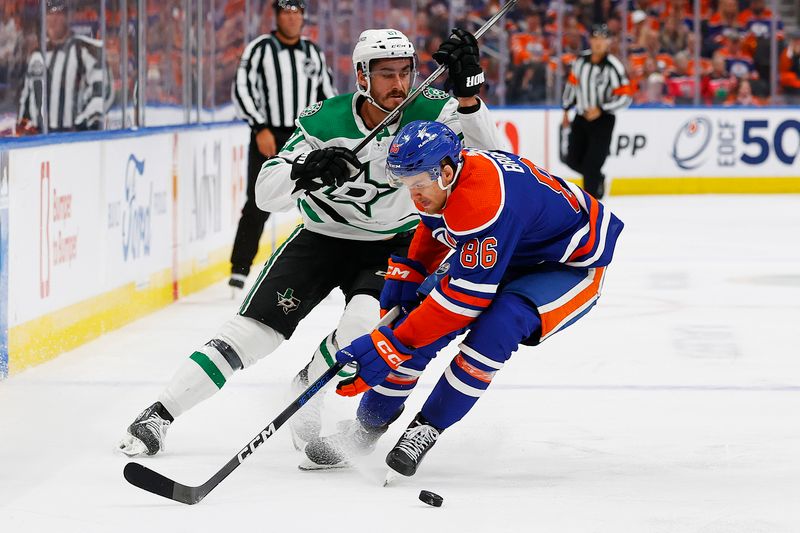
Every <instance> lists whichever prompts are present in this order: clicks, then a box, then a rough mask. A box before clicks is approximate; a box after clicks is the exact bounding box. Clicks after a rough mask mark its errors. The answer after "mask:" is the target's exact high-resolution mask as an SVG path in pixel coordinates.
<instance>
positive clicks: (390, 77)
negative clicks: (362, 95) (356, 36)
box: [370, 58, 413, 111]
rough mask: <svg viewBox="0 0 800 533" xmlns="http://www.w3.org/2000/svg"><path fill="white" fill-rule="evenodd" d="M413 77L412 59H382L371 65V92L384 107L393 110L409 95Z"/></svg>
mask: <svg viewBox="0 0 800 533" xmlns="http://www.w3.org/2000/svg"><path fill="white" fill-rule="evenodd" d="M412 77H413V71H412V65H411V60H410V59H405V58H404V59H380V60H377V61H375V62H373V64H372V65H370V93H371V95H372V98H374V99H375V101H376V102H377V103H378V105H380V106H381V107H383V108H384V109H388V110H390V111H391V110H392V109H394V108H395V107H397V106H399V105H400V103H401V102H402V101H403V100H405V98H406V96H408V91H409V90H410V86H411V79H412Z"/></svg>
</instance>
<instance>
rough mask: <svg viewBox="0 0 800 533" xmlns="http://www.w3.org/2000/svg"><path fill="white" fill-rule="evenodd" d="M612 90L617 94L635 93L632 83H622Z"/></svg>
mask: <svg viewBox="0 0 800 533" xmlns="http://www.w3.org/2000/svg"><path fill="white" fill-rule="evenodd" d="M611 92H612V93H613V94H614V95H616V96H620V95H631V94H633V88H632V87H631V86H630V85H621V86H619V87H617V88H616V89H614V90H613V91H611Z"/></svg>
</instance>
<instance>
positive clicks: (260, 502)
mask: <svg viewBox="0 0 800 533" xmlns="http://www.w3.org/2000/svg"><path fill="white" fill-rule="evenodd" d="M607 204H608V205H609V206H610V207H611V208H612V209H613V210H614V211H615V212H616V213H617V214H618V215H619V216H620V218H622V219H623V221H624V222H625V223H626V228H625V230H624V231H623V233H622V236H621V239H620V241H619V244H618V247H617V254H616V257H615V260H614V263H613V264H612V266H611V268H610V270H609V273H608V276H607V281H606V284H605V290H604V295H603V297H602V298H601V300H600V302H599V304H598V305H597V307H595V309H594V310H593V311H592V312H591V313H589V315H587V316H586V317H585V318H584V319H583V320H582V321H580V322H579V323H578V324H576V325H575V326H573V327H572V328H570V329H568V330H566V331H565V332H563V333H560V334H559V335H556V336H555V337H553V338H552V339H550V340H548V341H546V343H545V344H544V345H542V346H540V347H537V348H522V349H521V350H520V351H519V352H517V353H516V354H515V355H514V357H512V359H511V361H510V362H509V364H507V365H506V366H505V368H504V369H503V370H502V371H501V372H499V373H498V375H497V377H496V379H495V380H494V382H493V384H492V386H491V387H490V388H489V392H488V393H487V394H486V395H484V396H483V398H481V400H480V401H479V402H478V404H477V405H476V407H475V408H474V409H473V411H472V412H471V413H470V414H469V415H468V416H467V418H465V419H464V420H463V421H462V422H461V423H459V424H458V425H456V426H454V427H453V428H451V429H449V430H448V431H446V432H445V433H444V434H443V435H442V437H441V439H440V441H439V443H438V444H437V445H436V447H435V448H434V449H433V450H432V451H431V453H430V454H429V455H428V456H427V457H426V459H425V461H424V463H423V465H422V468H421V470H420V472H419V473H418V474H417V475H416V476H415V477H413V478H408V479H401V480H399V481H397V482H396V485H395V486H390V487H388V488H383V487H381V481H382V478H383V475H384V472H385V467H384V465H383V458H384V457H385V454H386V452H387V451H388V449H389V448H390V447H391V446H392V445H393V444H394V442H395V440H396V439H397V438H398V436H399V434H400V433H401V431H402V429H404V428H405V426H406V424H407V423H408V421H409V420H410V418H411V417H412V416H413V414H414V413H415V412H416V411H417V409H418V407H419V406H420V405H421V404H422V401H423V400H424V398H425V397H426V396H427V394H428V392H430V390H431V387H432V385H433V383H435V381H436V379H438V377H439V375H440V373H441V371H442V369H443V368H444V365H445V364H446V363H447V362H448V361H449V359H450V357H451V356H452V355H453V353H454V348H453V347H451V348H449V349H448V350H447V351H446V353H445V354H442V355H440V357H439V359H440V360H439V361H435V362H434V364H433V365H431V367H430V368H429V369H428V372H427V375H426V376H425V377H424V378H423V380H422V382H421V385H420V386H419V387H418V390H417V391H416V392H415V394H414V395H413V396H412V398H411V399H410V400H409V409H407V410H406V412H405V414H404V416H403V417H402V418H401V419H400V420H399V421H398V422H397V423H396V424H395V425H394V426H393V427H392V428H391V429H390V431H389V433H388V434H387V435H386V436H385V437H384V439H383V440H382V441H381V443H380V445H379V447H378V451H377V453H375V454H374V455H373V456H371V457H369V458H368V459H367V460H366V461H365V462H364V463H363V465H361V467H359V468H358V469H354V470H350V471H334V472H321V473H320V472H317V473H309V472H301V471H299V470H298V469H297V463H298V462H299V460H300V456H299V455H298V453H297V452H295V451H294V449H293V448H292V446H291V442H290V439H289V435H288V431H287V428H285V427H284V428H283V429H281V430H280V431H279V432H278V434H276V436H275V437H274V438H272V439H270V440H269V441H267V443H266V444H264V445H263V446H261V447H260V448H259V449H258V450H257V452H256V453H255V455H254V456H253V457H252V458H250V459H249V460H248V461H246V462H245V463H244V464H243V465H242V466H240V467H239V469H237V470H236V471H235V472H234V473H233V474H231V476H230V477H229V478H228V479H226V480H225V481H223V482H222V483H221V484H220V485H219V486H218V487H217V488H216V489H215V490H214V491H213V492H212V493H211V494H210V495H209V496H208V497H207V498H206V499H205V500H204V501H202V502H201V503H200V504H198V505H196V506H193V507H189V506H185V505H182V504H179V503H175V502H172V501H169V500H166V499H162V498H160V497H158V496H155V495H152V494H149V493H146V492H143V491H141V490H139V489H137V488H135V487H133V486H131V485H129V484H128V483H127V482H126V481H125V480H124V479H123V477H122V469H123V466H124V465H125V463H126V462H127V458H125V457H123V456H121V455H117V454H116V453H115V452H114V445H115V442H116V441H117V440H118V439H119V438H120V437H121V436H122V435H123V434H124V431H125V428H126V426H127V424H128V423H130V421H131V420H132V419H133V417H135V416H136V414H137V413H138V412H139V411H140V410H141V409H143V408H144V407H146V406H148V405H149V404H150V403H152V402H153V401H155V398H156V396H157V395H158V393H159V391H160V390H161V388H162V387H163V385H164V384H165V382H166V381H167V380H168V379H169V377H170V376H171V375H172V372H173V371H174V370H175V368H176V367H177V366H178V364H179V363H181V362H182V361H183V360H184V359H185V358H186V357H188V356H189V355H190V354H191V353H192V352H193V351H194V349H195V347H196V346H198V345H201V344H202V343H204V342H205V341H206V340H208V339H209V338H210V337H211V336H212V335H213V333H214V332H215V328H216V326H217V325H219V324H220V323H221V322H222V321H223V320H225V319H226V318H227V317H228V316H230V315H231V314H232V313H234V312H235V310H236V308H237V305H236V303H235V302H232V301H231V300H227V299H226V298H227V296H228V291H227V287H226V286H225V285H224V284H219V285H216V286H214V287H212V288H210V289H208V290H206V291H204V292H202V293H200V294H197V295H194V296H192V297H189V298H187V299H185V300H184V301H181V302H180V303H177V304H175V305H172V306H170V307H168V308H166V309H164V310H163V311H161V312H158V313H156V314H153V315H151V316H149V317H146V318H144V319H141V320H139V321H137V322H135V323H133V324H131V325H129V326H128V327H125V328H123V329H121V330H118V331H116V332H114V333H111V334H108V335H105V336H104V337H102V338H100V339H98V340H97V341H95V342H92V343H90V344H87V345H85V346H83V347H81V348H79V349H77V350H74V351H73V352H70V353H68V354H64V355H62V356H60V357H58V358H57V359H55V360H54V361H52V362H50V363H47V364H44V365H41V366H39V367H36V368H34V369H31V370H28V371H26V372H23V373H22V374H20V375H17V376H14V377H12V378H10V379H8V380H6V381H5V382H2V383H0V532H4V533H5V532H9V533H11V532H13V533H17V532H81V533H84V532H86V533H88V532H104V533H105V532H109V533H110V532H113V533H120V532H140V533H157V532H168V533H178V532H206V531H208V532H215V533H217V532H220V531H225V532H231V533H235V532H240V531H274V532H279V531H280V532H291V531H311V530H316V531H325V532H332V531H342V532H347V533H353V532H358V531H362V532H369V531H376V532H377V531H398V532H414V533H419V532H444V531H448V532H450V531H457V532H458V531H468V532H471V531H476V532H478V531H480V532H496V531H515V532H534V531H536V532H548V533H552V532H567V531H569V532H580V533H585V532H603V533H605V532H613V533H625V532H636V533H641V532H647V533H650V532H653V533H662V532H681V533H683V532H698V533H699V532H702V533H733V532H746V533H760V532H765V533H766V532H769V533H776V532H798V531H800V457H798V456H799V455H800V196H691V197H686V196H681V197H621V198H617V197H614V198H611V199H609V200H608V202H607ZM340 307H341V297H340V296H338V295H336V296H334V297H331V298H329V299H328V300H326V301H325V302H324V303H323V305H322V306H320V307H319V308H318V309H317V310H316V311H315V312H314V313H313V314H312V315H311V316H310V317H309V318H308V319H307V320H306V321H305V322H304V323H303V324H302V325H301V327H300V329H299V330H298V332H297V334H296V335H295V337H294V338H292V339H291V340H290V341H289V342H287V343H285V344H284V345H283V347H282V348H281V349H280V350H279V351H278V352H277V353H275V354H273V355H271V356H270V357H269V358H267V359H265V360H263V361H261V362H260V363H259V364H258V365H256V366H255V367H254V368H252V369H250V370H246V371H243V372H240V373H239V374H238V375H237V376H235V377H234V378H233V379H232V380H230V381H229V382H228V384H227V385H226V386H225V387H224V388H223V390H222V391H221V392H220V393H219V394H218V395H217V396H216V397H214V398H212V399H211V400H209V401H208V402H206V403H205V404H202V405H200V406H199V407H197V408H196V409H195V410H193V411H190V412H189V413H187V414H186V415H185V416H183V417H182V418H180V419H179V420H178V421H177V422H176V423H175V424H174V425H173V426H172V428H171V429H170V433H169V435H168V441H167V442H168V446H167V453H165V454H164V455H163V456H157V457H154V458H147V459H143V460H142V462H143V463H144V464H146V465H148V466H149V467H151V468H153V469H155V470H157V471H159V472H162V473H163V474H165V475H167V476H169V477H172V478H174V479H176V480H178V481H181V482H183V483H188V484H199V483H200V482H202V481H205V480H206V479H207V478H208V477H210V476H211V475H212V474H213V473H214V472H215V471H216V470H217V469H219V468H220V467H221V466H222V465H223V464H225V462H227V461H228V460H229V459H230V458H231V457H233V456H234V455H235V454H236V453H237V452H238V450H239V449H240V448H241V447H242V446H243V445H244V444H246V443H247V442H248V441H249V440H250V438H251V437H253V436H254V435H255V434H256V433H258V431H260V430H261V429H262V427H264V426H265V425H266V424H267V423H268V422H269V421H270V420H271V419H272V418H274V417H275V416H276V415H277V414H278V413H279V412H280V411H281V409H283V407H284V406H285V405H286V403H287V401H286V398H285V394H284V393H285V387H286V385H287V383H288V382H289V380H290V378H291V376H292V375H294V373H295V372H296V371H297V370H298V369H299V368H300V367H302V366H303V365H304V364H305V363H306V361H307V359H308V357H309V355H310V354H311V352H312V351H313V349H314V347H315V346H316V344H317V343H318V342H319V341H320V340H321V338H322V337H323V336H324V335H325V334H326V333H328V331H329V330H330V329H331V328H332V327H333V325H334V324H335V322H336V319H337V317H338V313H339V310H340ZM328 398H329V399H330V398H333V400H329V401H330V402H331V404H332V405H333V408H334V411H335V412H336V414H338V415H339V418H345V417H346V416H348V414H350V413H352V412H353V410H354V408H355V403H354V402H353V401H350V400H345V399H339V398H335V395H329V396H328ZM420 489H428V490H431V491H434V492H437V493H439V494H441V495H442V496H443V497H444V506H443V507H441V508H439V509H437V508H432V507H428V506H426V505H425V504H423V503H422V502H420V501H419V500H417V494H418V493H419V491H420Z"/></svg>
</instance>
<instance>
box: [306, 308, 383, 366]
mask: <svg viewBox="0 0 800 533" xmlns="http://www.w3.org/2000/svg"><path fill="white" fill-rule="evenodd" d="M378 317H380V304H379V303H378V300H376V299H375V298H373V297H372V296H369V295H366V294H357V295H355V296H353V297H352V298H351V299H350V302H349V303H348V304H347V306H346V307H345V308H344V313H342V317H341V318H340V319H339V324H338V326H337V327H336V330H334V331H333V333H331V334H330V335H328V336H327V337H325V338H324V339H323V340H322V342H321V343H320V345H319V347H317V349H316V351H315V352H314V355H313V356H312V358H311V363H310V364H309V366H308V376H309V379H316V378H318V377H319V376H321V375H322V374H323V373H325V371H326V370H328V369H329V368H330V367H331V366H333V364H334V363H335V362H336V361H335V356H336V352H337V351H338V350H339V349H340V348H344V347H345V346H347V345H348V344H350V343H351V342H353V341H354V340H355V339H356V338H358V337H360V336H361V335H365V334H367V333H369V332H370V331H372V330H373V328H374V327H375V324H376V322H377V321H378ZM354 373H355V369H354V368H353V367H351V366H348V367H346V368H345V369H344V370H342V371H341V372H340V373H339V376H340V377H349V376H352V375H353V374H354Z"/></svg>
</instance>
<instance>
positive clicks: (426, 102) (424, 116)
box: [398, 87, 458, 128]
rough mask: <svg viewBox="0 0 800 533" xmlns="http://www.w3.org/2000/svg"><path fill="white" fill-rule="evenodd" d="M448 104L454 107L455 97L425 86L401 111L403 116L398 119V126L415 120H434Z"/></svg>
mask: <svg viewBox="0 0 800 533" xmlns="http://www.w3.org/2000/svg"><path fill="white" fill-rule="evenodd" d="M451 102H452V104H451ZM448 105H451V107H453V109H455V107H457V105H458V104H457V102H456V99H455V98H452V97H451V96H450V95H449V94H448V93H446V92H444V91H440V90H439V89H436V88H434V87H426V88H425V90H424V91H422V94H420V95H419V96H418V97H417V98H416V99H415V100H414V101H413V102H411V105H409V106H408V107H407V108H406V109H405V111H403V117H402V118H401V119H400V126H398V128H402V127H403V126H405V125H406V124H408V123H409V122H413V121H415V120H436V119H437V118H439V117H440V116H441V115H442V110H443V109H444V108H445V107H447V106H448Z"/></svg>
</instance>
